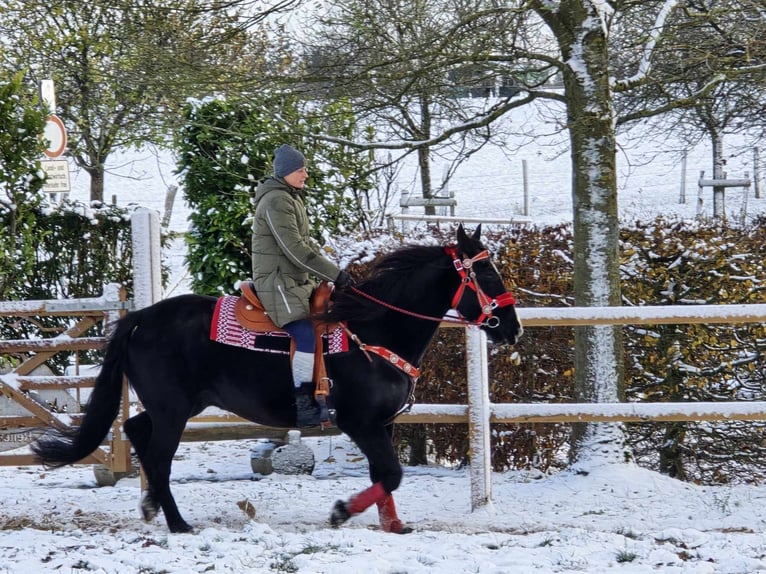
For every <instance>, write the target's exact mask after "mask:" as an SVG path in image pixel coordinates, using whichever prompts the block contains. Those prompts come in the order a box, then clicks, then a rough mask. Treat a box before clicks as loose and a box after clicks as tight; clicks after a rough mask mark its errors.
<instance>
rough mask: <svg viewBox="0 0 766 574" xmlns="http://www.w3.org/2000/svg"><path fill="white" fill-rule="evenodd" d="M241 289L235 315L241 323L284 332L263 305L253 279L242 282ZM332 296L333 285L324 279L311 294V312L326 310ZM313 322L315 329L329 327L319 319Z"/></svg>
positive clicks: (235, 305)
mask: <svg viewBox="0 0 766 574" xmlns="http://www.w3.org/2000/svg"><path fill="white" fill-rule="evenodd" d="M239 290H240V292H241V293H242V294H241V295H240V297H239V299H238V300H237V302H236V303H235V304H234V317H235V318H236V320H237V322H238V323H239V324H240V325H242V326H243V327H244V328H245V329H250V330H251V331H263V332H270V331H280V332H284V329H281V328H280V327H277V326H276V325H275V324H274V321H272V320H271V317H269V314H268V313H267V312H266V309H264V307H263V303H261V300H260V299H259V298H258V295H257V294H256V292H255V288H254V287H253V282H252V281H243V282H242V283H240V285H239ZM331 296H332V286H331V285H330V284H329V283H328V282H327V281H322V282H321V283H320V284H319V285H317V287H316V289H314V291H313V293H312V294H311V302H310V309H311V313H312V314H314V313H323V312H325V311H326V310H327V309H328V308H329V306H330V297H331ZM313 323H314V329H315V330H316V329H317V327H319V328H321V329H322V330H324V329H325V328H327V327H328V325H327V324H326V323H321V322H318V321H313Z"/></svg>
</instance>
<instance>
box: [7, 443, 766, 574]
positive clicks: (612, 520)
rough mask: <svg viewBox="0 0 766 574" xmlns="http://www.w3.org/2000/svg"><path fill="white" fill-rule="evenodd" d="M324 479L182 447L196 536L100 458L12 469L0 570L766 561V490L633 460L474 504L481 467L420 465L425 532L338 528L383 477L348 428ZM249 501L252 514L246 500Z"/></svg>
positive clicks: (703, 568) (623, 566)
mask: <svg viewBox="0 0 766 574" xmlns="http://www.w3.org/2000/svg"><path fill="white" fill-rule="evenodd" d="M304 440H305V442H306V444H309V445H311V446H312V447H313V450H314V452H315V456H316V459H317V467H316V469H315V470H314V473H313V475H311V476H306V475H302V476H288V475H276V474H271V475H268V476H266V477H264V478H262V479H260V480H254V478H256V477H255V476H254V475H253V473H252V471H251V469H250V463H249V456H250V448H251V447H252V446H253V444H254V441H247V440H241V441H237V442H233V441H232V442H228V441H227V442H215V443H213V442H205V443H183V444H182V445H181V447H180V449H179V452H178V454H177V456H176V461H175V463H174V468H173V475H172V485H171V486H172V488H173V490H174V492H175V496H176V500H177V501H178V503H179V507H180V510H181V512H182V513H183V514H184V516H185V517H186V519H187V520H188V521H189V522H190V523H191V524H192V525H193V526H194V527H195V529H196V530H195V532H194V533H192V534H170V533H168V531H167V529H166V527H165V523H164V520H162V516H161V515H160V516H159V517H158V518H157V519H155V521H154V522H152V523H150V524H146V523H143V522H142V521H141V519H140V518H139V512H138V503H139V481H138V478H127V479H123V480H121V481H120V482H118V483H117V485H116V486H114V487H103V488H97V487H96V486H95V481H94V478H93V473H92V471H91V469H90V468H88V467H78V468H66V469H60V470H57V471H52V472H46V471H43V470H42V469H40V468H32V467H25V468H0V497H2V501H3V504H2V507H1V508H0V526H2V533H1V534H0V573H2V574H10V573H14V574H16V573H18V574H33V573H35V574H36V573H43V572H51V573H60V574H74V573H77V574H80V573H86V572H87V573H109V574H133V573H136V574H137V573H142V574H160V573H168V574H170V573H173V574H188V573H192V572H200V573H202V572H225V573H240V572H241V573H269V572H300V573H303V574H309V573H316V574H319V573H326V574H356V573H370V574H377V573H380V574H395V573H396V574H405V573H406V574H425V573H440V574H465V573H482V574H484V573H486V574H489V573H492V574H516V573H518V574H526V573H540V574H545V573H553V572H556V573H593V574H597V573H598V574H601V573H605V572H615V573H624V574H628V573H630V574H637V573H650V572H652V573H654V572H663V573H730V574H747V573H752V572H757V571H762V570H766V539H764V531H765V530H766V487H760V488H759V487H751V486H736V487H725V486H716V487H701V486H695V485H693V484H686V483H682V482H679V481H676V480H673V479H670V478H667V477H664V476H661V475H659V474H656V473H653V472H650V471H647V470H643V469H640V468H637V467H635V466H631V465H619V466H606V467H603V468H600V469H596V470H594V471H593V472H591V473H590V474H589V475H588V476H580V475H576V474H574V473H570V472H563V473H560V474H557V475H554V476H539V475H536V474H529V473H524V472H509V473H503V474H495V475H494V476H493V480H494V482H493V495H494V496H493V500H494V502H493V505H492V508H491V509H489V510H481V511H478V512H474V513H472V512H471V507H470V485H469V478H468V471H467V470H464V469H463V470H455V469H446V468H439V467H428V468H423V467H413V468H407V469H406V471H405V477H404V480H403V483H402V486H401V487H400V488H399V490H398V491H397V492H396V495H395V496H396V500H397V504H398V507H399V515H400V517H401V518H402V519H403V520H404V521H406V522H407V523H408V524H409V525H410V526H413V527H414V528H415V531H414V532H413V533H411V534H406V535H398V534H386V533H383V532H381V531H380V530H379V528H378V527H377V518H376V513H375V512H374V510H368V511H367V512H365V513H364V514H362V515H360V516H357V517H354V518H352V519H351V520H350V521H349V522H348V523H346V525H344V526H342V527H341V528H339V529H337V530H334V529H332V528H330V527H329V524H328V518H329V513H330V509H331V507H332V504H333V502H334V501H335V500H336V499H338V498H343V499H346V498H348V497H349V496H350V495H352V494H353V493H355V492H357V491H360V490H362V489H364V488H366V486H368V484H369V482H368V479H367V477H366V467H365V465H364V462H363V460H360V459H362V457H361V456H360V455H359V453H358V452H357V451H356V450H355V449H354V447H353V446H352V445H349V444H348V443H347V441H345V440H344V439H343V438H342V437H333V438H329V437H328V438H323V439H304ZM245 502H249V503H250V504H251V505H252V508H253V510H254V512H253V513H251V514H252V518H251V517H250V516H249V515H248V514H246V513H245V512H244V511H243V510H241V508H240V507H241V506H242V507H246V505H245V504H244V503H245Z"/></svg>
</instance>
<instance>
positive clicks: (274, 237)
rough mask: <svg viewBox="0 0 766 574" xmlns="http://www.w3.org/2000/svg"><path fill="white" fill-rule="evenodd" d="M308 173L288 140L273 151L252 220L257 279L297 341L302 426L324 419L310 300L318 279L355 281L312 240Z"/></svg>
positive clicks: (269, 306) (340, 283)
mask: <svg viewBox="0 0 766 574" xmlns="http://www.w3.org/2000/svg"><path fill="white" fill-rule="evenodd" d="M307 179H308V172H307V171H306V160H305V158H304V157H303V154H302V153H300V152H299V151H298V150H296V149H295V148H293V147H290V146H289V145H287V144H283V145H281V146H280V147H279V148H277V150H276V151H275V152H274V176H273V177H269V178H266V179H265V180H264V181H262V182H261V183H260V184H259V185H258V188H257V189H256V191H255V217H254V220H253V282H254V286H255V290H256V292H257V293H258V297H259V298H260V300H261V302H262V303H263V306H264V308H265V309H266V312H267V313H268V314H269V317H270V318H271V320H272V321H273V322H274V323H275V324H276V325H277V326H278V327H281V328H282V329H284V330H285V331H287V332H288V333H289V334H290V335H291V336H292V337H293V339H295V345H296V349H295V353H294V355H293V359H292V370H293V383H294V385H295V403H296V410H297V417H298V418H297V424H298V426H299V427H302V426H312V425H316V424H318V422H319V405H318V404H317V402H316V401H315V400H314V396H313V395H314V386H315V385H314V382H312V378H313V370H314V348H315V344H316V341H315V336H314V328H313V326H312V324H311V320H310V319H309V314H310V311H309V299H310V296H311V293H312V291H313V290H314V288H315V287H316V284H317V282H316V281H315V280H314V279H313V278H312V277H316V278H319V279H324V280H327V281H334V282H335V286H336V287H338V288H344V287H348V286H350V285H352V284H353V279H352V278H351V276H350V275H349V274H348V273H346V272H345V271H342V270H340V269H339V268H338V267H337V266H336V265H335V264H334V263H333V262H332V261H330V260H329V259H327V258H326V257H324V256H323V255H322V253H321V252H320V250H319V246H318V245H317V244H316V243H314V241H313V240H312V239H311V237H310V235H309V232H310V228H309V220H308V216H307V214H306V206H305V204H304V199H305V194H306V190H305V188H304V186H305V183H306V180H307Z"/></svg>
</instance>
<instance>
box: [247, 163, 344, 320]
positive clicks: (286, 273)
mask: <svg viewBox="0 0 766 574" xmlns="http://www.w3.org/2000/svg"><path fill="white" fill-rule="evenodd" d="M254 204H255V216H254V218H253V282H254V284H255V290H256V291H257V293H258V297H259V298H260V300H261V302H262V303H263V306H264V308H265V309H266V312H267V313H268V314H269V317H271V320H272V321H274V323H275V324H276V325H277V326H278V327H283V326H284V325H286V324H287V323H290V322H291V321H296V320H298V319H305V318H307V317H308V316H309V297H310V296H311V292H312V290H313V289H314V287H315V286H316V281H315V280H314V279H312V276H313V277H314V278H318V279H325V280H327V281H334V280H335V278H336V277H337V276H338V273H340V269H339V268H338V267H337V266H336V265H335V264H334V263H333V262H331V261H330V260H329V259H326V258H325V257H324V256H323V255H322V254H321V252H320V251H319V246H318V245H317V244H316V243H315V242H314V241H313V240H312V239H311V236H310V227H309V220H308V216H307V214H306V207H305V205H304V203H303V193H302V191H301V190H299V189H297V188H294V187H291V186H290V185H288V183H287V182H285V180H284V179H282V178H281V177H270V178H267V179H266V180H264V181H263V182H261V183H260V184H259V185H258V188H257V189H256V190H255V197H254Z"/></svg>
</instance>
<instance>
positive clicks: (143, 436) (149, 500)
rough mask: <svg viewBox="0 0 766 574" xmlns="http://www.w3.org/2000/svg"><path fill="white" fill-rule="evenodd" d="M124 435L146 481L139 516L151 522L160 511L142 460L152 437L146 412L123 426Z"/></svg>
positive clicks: (149, 420)
mask: <svg viewBox="0 0 766 574" xmlns="http://www.w3.org/2000/svg"><path fill="white" fill-rule="evenodd" d="M124 429H125V434H127V435H128V438H129V439H130V442H131V444H132V445H133V449H134V450H135V451H136V456H137V457H138V460H139V461H140V462H141V467H142V468H143V471H144V474H145V475H146V480H147V490H146V491H145V492H144V494H143V497H142V498H141V514H142V515H143V517H144V520H145V521H146V522H149V521H151V520H152V519H153V518H154V517H155V516H157V513H158V512H159V510H160V505H159V503H158V502H157V500H156V499H155V497H154V495H153V494H152V481H151V480H150V479H149V475H148V473H147V470H146V465H145V464H144V458H145V456H146V448H147V446H148V444H149V439H150V438H151V435H152V420H151V419H150V418H149V415H148V413H147V412H146V411H143V412H141V413H139V414H137V415H135V416H133V417H130V418H129V419H128V420H126V421H125V424H124Z"/></svg>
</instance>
